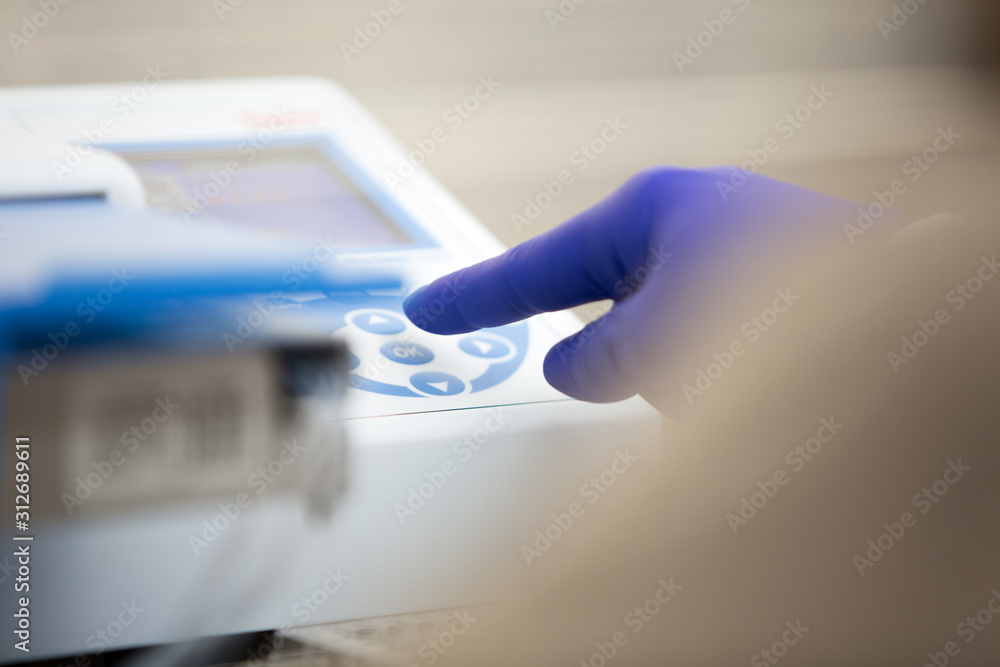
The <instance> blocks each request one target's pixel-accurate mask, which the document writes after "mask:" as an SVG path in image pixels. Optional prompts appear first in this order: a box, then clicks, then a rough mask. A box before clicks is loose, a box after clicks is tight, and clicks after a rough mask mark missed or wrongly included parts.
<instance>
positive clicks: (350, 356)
mask: <svg viewBox="0 0 1000 667" xmlns="http://www.w3.org/2000/svg"><path fill="white" fill-rule="evenodd" d="M360 365H361V360H360V359H358V355H356V354H354V353H353V352H348V353H347V370H349V371H353V370H354V369H355V368H357V367H358V366H360Z"/></svg>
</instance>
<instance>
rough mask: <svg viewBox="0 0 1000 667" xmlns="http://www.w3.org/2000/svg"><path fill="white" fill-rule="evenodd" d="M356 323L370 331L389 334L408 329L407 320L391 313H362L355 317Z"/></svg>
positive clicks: (360, 327) (383, 334)
mask: <svg viewBox="0 0 1000 667" xmlns="http://www.w3.org/2000/svg"><path fill="white" fill-rule="evenodd" d="M354 324H355V326H357V327H358V328H359V329H363V330H364V331H367V332H368V333H373V334H379V335H382V336H389V335H392V334H398V333H400V332H402V331H404V330H405V329H406V322H404V321H403V320H401V319H400V318H398V317H396V316H395V315H391V314H389V313H362V314H360V315H358V316H357V317H355V318H354Z"/></svg>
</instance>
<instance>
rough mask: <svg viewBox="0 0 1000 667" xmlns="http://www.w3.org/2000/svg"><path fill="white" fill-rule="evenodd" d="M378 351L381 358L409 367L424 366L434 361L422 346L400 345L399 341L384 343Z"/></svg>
mask: <svg viewBox="0 0 1000 667" xmlns="http://www.w3.org/2000/svg"><path fill="white" fill-rule="evenodd" d="M379 351H381V352H382V356H384V357H385V358H386V359H391V360H392V361H395V362H398V363H400V364H407V365H409V366H417V365H419V364H426V363H428V362H430V361H431V360H433V359H434V353H433V352H431V351H430V350H428V349H427V348H426V347H424V346H423V345H417V344H416V343H401V342H399V341H395V342H392V343H386V344H385V345H383V346H382V347H381V348H379Z"/></svg>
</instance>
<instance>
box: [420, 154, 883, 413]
mask: <svg viewBox="0 0 1000 667" xmlns="http://www.w3.org/2000/svg"><path fill="white" fill-rule="evenodd" d="M859 217H860V211H859V205H858V204H857V203H852V202H847V201H843V200H838V199H833V198H831V197H827V196H824V195H821V194H818V193H815V192H812V191H809V190H805V189H802V188H798V187H795V186H792V185H788V184H786V183H782V182H779V181H775V180H772V179H769V178H765V177H762V176H757V175H752V174H749V173H746V172H742V171H740V170H737V169H733V168H727V167H723V168H717V169H704V170H686V169H673V168H655V169H651V170H648V171H645V172H642V173H640V174H638V175H636V176H635V177H633V178H632V179H630V180H629V181H628V182H627V183H626V184H625V185H624V186H623V187H621V188H620V189H619V190H618V191H616V192H615V193H613V194H612V195H611V196H610V197H608V198H607V199H605V200H604V201H602V202H600V203H599V204H597V205H596V206H594V207H593V208H591V209H589V210H587V211H584V212H583V213H581V214H579V215H577V216H576V217H574V218H572V219H571V220H569V221H568V222H566V223H564V224H562V225H561V226H559V227H556V228H555V229H552V230H551V231H548V232H546V233H544V234H541V235H539V236H537V237H535V238H532V239H530V240H528V241H526V242H524V243H522V244H520V245H518V246H516V247H514V248H512V249H511V250H508V251H507V252H505V253H503V254H501V255H499V256H498V257H494V258H492V259H489V260H486V261H484V262H481V263H479V264H476V265H474V266H470V267H468V268H465V269H462V270H460V271H457V272H455V273H453V274H450V275H448V276H445V277H442V278H439V279H438V280H436V281H434V282H433V283H431V284H430V285H427V286H425V287H422V288H420V289H418V290H417V291H415V292H414V293H413V294H411V295H410V296H409V298H408V299H407V300H406V301H405V303H404V306H403V307H404V310H405V312H406V314H407V316H408V317H409V318H410V319H411V320H412V321H413V322H414V323H415V324H416V325H417V326H419V327H420V328H422V329H425V330H426V331H429V332H432V333H438V334H458V333H464V332H469V331H474V330H476V329H479V328H482V327H495V326H500V325H503V324H508V323H510V322H515V321H518V320H521V319H524V318H527V317H530V316H532V315H535V314H537V313H543V312H548V311H556V310H562V309H565V308H571V307H574V306H578V305H581V304H585V303H588V302H592V301H598V300H604V299H612V300H614V301H615V304H614V306H613V307H612V309H611V311H610V312H608V313H607V314H606V315H604V316H603V317H601V318H600V319H598V320H595V321H594V322H592V323H590V324H589V325H587V327H585V328H584V329H583V330H582V331H580V332H578V333H577V334H575V335H574V336H571V337H569V338H567V339H565V340H563V341H562V342H560V343H559V344H557V345H556V346H554V347H553V348H552V349H551V350H550V351H549V353H548V355H547V356H546V359H545V362H544V372H545V377H546V379H547V380H548V381H549V383H550V384H551V385H552V386H553V387H555V388H556V389H558V390H559V391H561V392H563V393H565V394H568V395H569V396H572V397H575V398H578V399H582V400H586V401H594V402H610V401H616V400H621V399H625V398H628V397H630V396H633V395H635V394H637V393H639V394H642V395H643V396H644V397H646V398H647V400H650V402H651V403H653V404H654V405H656V406H657V407H660V408H661V410H663V409H665V407H664V406H668V405H675V404H676V403H677V401H678V399H679V398H681V393H680V388H681V387H682V385H683V384H684V383H685V382H688V381H690V378H691V377H692V374H693V372H694V371H695V370H696V368H695V366H697V361H698V360H693V361H692V360H691V359H687V360H678V359H677V358H676V356H675V355H678V354H680V350H684V354H686V355H688V356H690V354H689V353H690V345H689V344H688V343H689V341H688V342H685V343H683V344H682V343H681V342H680V341H679V340H678V339H679V338H682V337H683V336H681V333H680V330H681V329H682V328H684V327H685V325H686V324H687V323H689V322H690V321H691V320H692V319H697V318H701V317H703V316H704V315H705V314H706V313H707V312H709V311H711V310H712V309H713V307H714V302H716V301H718V302H719V303H720V304H721V303H723V302H725V301H726V296H727V293H730V292H732V291H733V290H738V289H739V288H740V287H741V286H742V285H743V284H746V283H749V282H754V283H759V282H760V280H761V278H762V277H763V276H765V275H766V273H767V271H768V270H769V268H770V267H771V265H772V264H773V263H774V262H773V261H772V260H773V259H774V258H775V257H782V258H784V257H785V256H786V255H787V254H788V253H799V252H806V251H807V250H808V249H809V248H810V247H817V246H818V247H824V248H829V247H830V246H831V245H833V244H839V245H841V246H843V247H844V249H845V252H846V251H850V250H852V249H853V247H854V245H855V244H857V243H862V242H864V243H869V242H873V241H875V239H876V237H879V236H884V235H885V234H886V233H887V232H891V231H893V230H895V229H897V228H898V227H899V226H900V224H902V220H901V219H900V218H898V217H896V216H895V215H894V214H891V213H890V214H886V215H884V217H883V218H882V219H879V220H877V221H875V222H874V224H870V223H868V222H867V220H866V219H864V218H861V223H860V224H861V226H858V225H859V222H858V221H859ZM785 280H787V278H785V277H782V276H776V277H775V282H774V285H773V286H772V287H771V288H770V290H769V292H768V295H769V296H770V297H771V298H769V299H768V300H767V301H765V302H763V303H762V304H761V305H762V306H765V305H769V304H770V303H771V300H772V299H773V297H774V291H775V289H781V288H785V287H786V284H785ZM765 282H766V281H765ZM786 298H787V297H786ZM431 306H434V307H433V308H432V307H431ZM749 315H752V313H745V314H744V317H746V316H749ZM730 325H731V326H729V325H725V326H728V329H727V330H728V331H729V333H726V334H724V335H723V337H722V338H721V339H720V340H726V338H725V336H729V340H732V339H733V329H732V326H735V327H736V330H735V331H736V334H735V335H736V336H739V333H738V331H739V328H740V322H739V321H737V322H732V323H730ZM723 349H725V348H723ZM710 358H711V357H709V359H710ZM679 361H684V364H681V365H679V364H678V362H679ZM685 364H686V365H685ZM685 374H686V375H687V376H688V378H689V379H685V378H684V377H682V376H684V375H685Z"/></svg>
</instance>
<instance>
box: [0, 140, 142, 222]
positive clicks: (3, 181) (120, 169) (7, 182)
mask: <svg viewBox="0 0 1000 667" xmlns="http://www.w3.org/2000/svg"><path fill="white" fill-rule="evenodd" d="M83 150H89V152H87V154H86V155H80V154H81V152H82V151H83ZM71 151H72V152H74V153H76V154H77V155H78V157H79V159H78V160H75V161H73V162H72V164H74V165H75V166H69V165H68V164H67V162H68V161H67V159H66V157H67V155H69V154H70V152H71ZM83 196H100V197H104V198H105V199H106V200H107V202H108V204H110V205H112V206H117V207H123V208H131V209H141V208H143V207H144V206H145V202H146V193H145V190H144V189H143V187H142V181H141V180H139V176H138V175H137V174H136V173H135V171H134V170H133V169H132V167H130V166H129V164H128V163H127V162H125V160H123V159H121V158H120V157H118V156H117V155H115V154H113V153H109V152H107V151H104V150H100V149H98V148H92V147H89V149H84V148H83V147H78V148H73V147H71V146H69V145H68V144H65V143H63V142H61V141H57V140H55V139H50V138H47V137H40V136H38V135H34V134H30V133H28V132H25V131H24V130H21V129H18V128H15V127H10V126H6V125H0V201H3V200H12V199H50V198H61V197H83Z"/></svg>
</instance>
